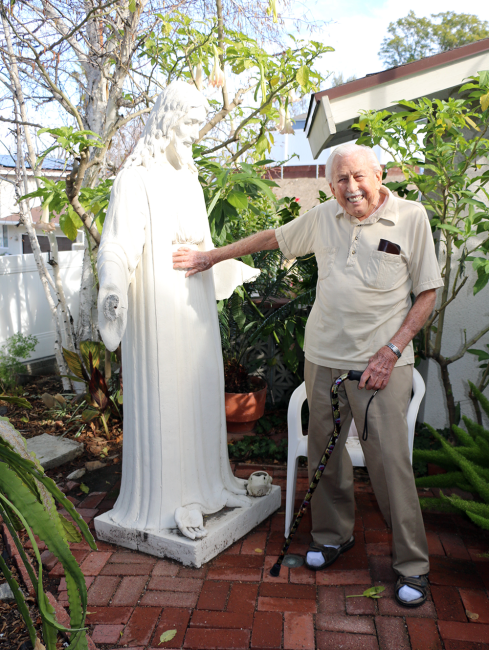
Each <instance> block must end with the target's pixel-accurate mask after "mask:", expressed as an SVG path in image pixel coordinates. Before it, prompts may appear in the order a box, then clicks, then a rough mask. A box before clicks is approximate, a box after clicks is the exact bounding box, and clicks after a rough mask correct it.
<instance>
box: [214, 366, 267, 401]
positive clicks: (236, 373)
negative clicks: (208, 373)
mask: <svg viewBox="0 0 489 650" xmlns="http://www.w3.org/2000/svg"><path fill="white" fill-rule="evenodd" d="M224 386H225V387H224V390H225V391H226V393H256V392H257V391H259V390H261V389H262V388H265V386H266V382H265V380H264V379H260V378H259V377H252V376H251V375H249V374H248V371H247V370H246V368H245V367H244V366H242V365H241V364H240V363H238V361H237V360H236V359H226V360H225V361H224Z"/></svg>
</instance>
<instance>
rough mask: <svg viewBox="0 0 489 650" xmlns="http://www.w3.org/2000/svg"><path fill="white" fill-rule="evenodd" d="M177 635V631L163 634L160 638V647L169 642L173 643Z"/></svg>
mask: <svg viewBox="0 0 489 650" xmlns="http://www.w3.org/2000/svg"><path fill="white" fill-rule="evenodd" d="M176 633H177V631H176V630H167V631H166V632H163V634H162V635H161V636H160V642H159V643H158V645H161V644H162V643H166V642H167V641H171V640H172V639H173V637H174V636H176Z"/></svg>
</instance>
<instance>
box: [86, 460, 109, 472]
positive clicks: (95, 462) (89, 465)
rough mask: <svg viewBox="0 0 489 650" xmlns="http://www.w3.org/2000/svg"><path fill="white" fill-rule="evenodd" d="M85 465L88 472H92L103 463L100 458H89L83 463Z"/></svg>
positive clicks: (103, 464)
mask: <svg viewBox="0 0 489 650" xmlns="http://www.w3.org/2000/svg"><path fill="white" fill-rule="evenodd" d="M85 467H86V468H87V471H88V472H93V471H95V470H96V469H102V467H105V463H102V462H101V461H100V460H91V461H89V462H88V463H85Z"/></svg>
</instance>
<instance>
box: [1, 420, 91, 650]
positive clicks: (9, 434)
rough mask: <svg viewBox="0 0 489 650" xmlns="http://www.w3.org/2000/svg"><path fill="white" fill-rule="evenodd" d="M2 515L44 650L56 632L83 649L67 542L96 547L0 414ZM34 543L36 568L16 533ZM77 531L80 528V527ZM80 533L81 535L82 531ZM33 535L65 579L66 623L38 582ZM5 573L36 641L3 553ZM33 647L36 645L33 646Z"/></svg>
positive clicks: (78, 582) (75, 571) (82, 607)
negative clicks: (32, 595) (29, 588)
mask: <svg viewBox="0 0 489 650" xmlns="http://www.w3.org/2000/svg"><path fill="white" fill-rule="evenodd" d="M0 461H1V462H2V471H1V472H0V515H1V516H2V518H3V521H4V523H5V525H6V526H7V528H8V530H9V532H10V534H11V536H12V538H13V540H14V543H15V546H16V547H17V550H18V552H19V554H20V557H21V558H22V561H23V563H24V566H25V568H26V571H27V573H28V575H29V578H30V579H31V581H32V584H33V586H34V589H35V592H36V597H37V603H38V606H39V613H40V616H41V619H42V625H43V641H44V644H45V645H46V649H47V650H56V641H57V633H58V631H61V632H68V633H70V634H71V638H70V644H69V646H68V647H69V648H70V649H73V650H74V649H75V648H77V650H87V649H88V645H87V640H86V637H85V629H86V628H85V617H86V612H87V589H86V585H85V578H84V576H83V573H82V572H81V570H80V567H79V566H78V563H77V561H76V559H75V558H74V557H73V555H72V553H71V551H70V547H69V543H70V542H79V541H81V539H82V536H83V538H85V540H86V541H87V542H88V544H89V545H90V547H91V548H93V549H94V550H96V545H95V542H94V540H93V537H92V535H91V533H90V531H89V529H88V526H87V524H86V523H85V522H84V520H83V519H82V517H81V516H80V515H79V514H78V513H77V511H76V510H75V508H74V506H73V504H72V503H71V501H69V500H68V499H67V498H66V497H65V495H64V494H63V493H62V492H60V491H59V489H58V488H57V486H56V484H55V483H54V481H52V480H51V479H50V478H48V477H47V476H45V474H44V470H43V468H42V467H41V465H40V463H39V461H38V460H37V458H36V457H35V456H34V455H32V456H30V455H29V453H28V451H27V447H26V444H25V440H24V438H23V437H22V436H21V434H20V433H19V432H18V431H16V430H15V429H14V427H13V426H12V425H11V424H10V422H9V421H8V419H7V418H0ZM56 502H57V503H58V504H59V505H61V506H62V507H63V508H64V509H66V510H67V512H68V514H69V515H70V517H71V518H72V519H73V521H74V522H75V524H76V526H77V527H78V529H79V530H78V529H77V527H76V526H75V525H74V524H72V523H71V522H70V521H69V520H68V519H66V518H65V517H64V516H63V515H61V514H60V513H59V512H58V511H57V510H56ZM24 528H25V530H26V531H27V534H28V536H29V539H30V541H31V543H32V548H33V550H34V553H35V556H36V561H37V565H38V569H37V571H38V573H37V574H36V572H35V569H34V567H33V566H32V564H31V562H30V561H29V559H28V557H27V555H26V553H25V551H24V549H23V546H22V543H21V541H20V539H19V536H18V534H17V532H18V531H20V530H22V529H24ZM79 531H80V532H79ZM80 533H81V534H80ZM34 535H37V536H38V537H39V539H40V540H41V541H43V542H44V543H45V544H46V546H47V548H48V549H49V551H51V553H53V554H54V555H55V556H56V557H57V558H58V560H59V561H60V562H61V564H62V566H63V569H64V572H65V578H66V584H67V589H68V599H69V604H70V628H69V629H68V628H66V627H64V626H63V625H60V624H59V623H58V622H57V620H56V616H55V611H54V608H53V607H52V605H51V604H50V602H49V600H48V598H47V596H46V594H45V592H44V588H43V583H42V561H41V556H40V552H39V548H38V546H37V543H36V539H35V537H34ZM0 569H1V571H2V572H3V574H4V576H5V578H6V580H7V583H8V584H9V586H10V588H11V589H12V592H13V594H14V597H15V600H16V602H17V605H18V608H19V611H20V613H21V615H22V617H23V619H24V621H25V624H26V627H27V630H28V633H29V637H30V640H31V643H32V645H33V646H36V640H37V639H36V631H35V628H34V626H33V623H32V621H31V619H30V615H29V610H28V608H27V606H26V604H25V601H24V596H23V593H22V591H21V590H20V587H19V585H18V583H17V581H16V579H15V578H14V577H13V575H12V573H11V572H10V569H9V567H8V565H7V563H6V561H5V559H4V558H3V557H1V556H0ZM36 647H37V646H36Z"/></svg>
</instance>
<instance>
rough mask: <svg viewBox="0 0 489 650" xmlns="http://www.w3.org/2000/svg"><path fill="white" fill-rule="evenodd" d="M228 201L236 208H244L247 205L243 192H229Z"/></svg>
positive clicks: (246, 198)
mask: <svg viewBox="0 0 489 650" xmlns="http://www.w3.org/2000/svg"><path fill="white" fill-rule="evenodd" d="M228 201H229V203H230V204H231V205H232V206H233V207H235V208H236V209H237V210H246V208H247V207H248V197H247V196H246V194H244V192H231V193H230V194H229V196H228Z"/></svg>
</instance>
